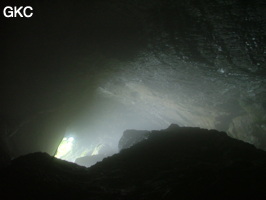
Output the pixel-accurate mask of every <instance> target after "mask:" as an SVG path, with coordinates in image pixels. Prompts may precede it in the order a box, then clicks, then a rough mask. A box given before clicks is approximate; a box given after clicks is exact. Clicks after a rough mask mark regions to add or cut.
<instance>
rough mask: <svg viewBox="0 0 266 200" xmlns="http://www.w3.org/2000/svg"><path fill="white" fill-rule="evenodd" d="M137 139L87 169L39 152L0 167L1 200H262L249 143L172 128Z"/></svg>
mask: <svg viewBox="0 0 266 200" xmlns="http://www.w3.org/2000/svg"><path fill="white" fill-rule="evenodd" d="M135 133H136V134H137V137H136V138H139V133H141V132H139V133H137V131H135V132H133V134H135ZM144 134H146V136H147V133H146V132H144ZM126 135H129V134H128V133H127V134H126ZM126 137H128V136H126ZM131 138H132V137H131ZM145 138H146V139H144V140H142V141H140V142H138V143H136V144H135V145H133V146H131V147H130V148H124V149H123V150H121V151H120V153H118V154H115V155H113V156H111V157H108V158H105V159H104V160H103V161H102V162H99V163H97V164H96V165H94V166H92V167H90V168H85V167H81V166H78V165H77V164H73V163H69V162H66V161H63V160H60V159H56V158H53V157H51V156H49V155H48V154H46V153H33V154H28V155H26V156H22V157H19V158H17V159H15V160H13V161H12V163H11V165H9V166H8V167H7V168H2V169H1V187H0V188H1V198H2V197H8V198H10V199H21V198H26V199H43V198H46V199H125V200H126V199H127V200H130V199H265V198H266V193H265V188H264V186H265V184H266V175H265V170H266V152H264V151H262V150H258V149H256V148H255V147H254V146H253V145H250V144H248V143H245V142H242V141H239V140H236V139H232V138H230V137H228V136H227V135H226V133H224V132H218V131H216V130H206V129H200V128H186V127H179V126H177V125H172V126H170V127H169V128H168V129H165V130H161V131H151V132H150V133H149V134H148V137H145ZM125 139H126V138H124V141H125ZM128 141H129V140H128ZM125 144H126V145H128V142H125ZM121 145H122V144H120V146H121Z"/></svg>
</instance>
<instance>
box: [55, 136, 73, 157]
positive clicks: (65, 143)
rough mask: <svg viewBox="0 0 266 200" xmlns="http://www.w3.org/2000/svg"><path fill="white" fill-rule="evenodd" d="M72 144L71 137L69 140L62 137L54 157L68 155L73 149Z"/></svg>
mask: <svg viewBox="0 0 266 200" xmlns="http://www.w3.org/2000/svg"><path fill="white" fill-rule="evenodd" d="M73 142H74V138H73V137H69V138H67V137H64V138H63V140H62V141H61V143H60V145H59V146H58V148H57V152H56V155H55V157H56V158H62V157H64V156H66V155H67V154H69V153H70V152H71V150H72V148H73Z"/></svg>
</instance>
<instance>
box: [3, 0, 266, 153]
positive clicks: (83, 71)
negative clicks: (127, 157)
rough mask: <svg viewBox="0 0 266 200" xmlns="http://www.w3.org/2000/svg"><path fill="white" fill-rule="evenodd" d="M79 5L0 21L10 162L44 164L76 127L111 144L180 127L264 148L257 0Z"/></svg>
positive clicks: (261, 13) (260, 6)
mask: <svg viewBox="0 0 266 200" xmlns="http://www.w3.org/2000/svg"><path fill="white" fill-rule="evenodd" d="M80 2H81V3H79V4H78V3H77V4H75V5H74V4H73V3H72V2H71V1H68V0H66V1H64V5H62V4H61V2H59V1H54V2H51V3H49V2H45V3H41V2H40V3H35V4H34V5H33V6H34V7H35V11H36V15H35V16H36V17H35V18H32V19H31V20H28V21H25V20H24V21H21V20H16V19H14V20H13V21H12V23H11V22H10V20H7V19H3V22H4V25H6V28H5V30H4V31H1V33H0V34H1V37H2V38H4V40H3V42H4V44H3V45H1V48H2V47H3V48H4V49H3V51H1V52H5V54H3V55H1V56H3V59H1V61H3V64H1V66H3V67H1V81H2V82H1V89H2V90H1V91H2V93H1V98H2V99H1V118H3V119H4V120H5V121H8V122H7V123H6V124H7V125H8V129H10V133H11V135H13V136H12V139H11V140H10V143H12V142H13V144H12V145H13V148H14V149H13V152H14V156H17V155H21V154H25V153H28V152H34V151H46V152H49V153H50V154H53V153H54V151H55V149H56V147H57V145H58V142H59V141H60V139H61V138H62V136H63V135H64V132H65V128H66V127H70V126H73V127H79V126H77V125H73V124H75V123H77V121H78V120H79V119H80V118H82V119H83V120H84V119H85V120H87V121H88V122H85V123H88V124H89V123H90V124H92V126H94V125H95V124H96V125H97V126H98V127H106V129H107V130H101V132H103V133H102V134H113V136H114V137H117V138H119V137H118V136H120V135H119V134H121V133H122V131H123V130H125V129H141V130H144V129H147V130H149V129H151V128H153V129H161V128H165V127H168V126H169V125H170V124H171V123H178V124H179V125H180V126H193V127H195V126H196V127H202V128H208V129H218V130H221V131H227V132H228V134H229V135H231V136H232V137H235V138H239V139H241V140H244V141H247V142H249V143H253V144H255V145H256V146H258V147H260V148H264V149H265V148H266V146H265V144H266V139H265V132H266V130H265V126H266V115H265V113H266V112H265V109H266V105H265V102H266V95H265V94H266V91H265V90H266V83H265V82H266V78H265V74H266V71H265V70H266V66H265V57H266V51H265V46H266V45H265V44H266V41H265V40H266V38H265V33H266V31H265V29H266V20H265V18H266V16H265V15H266V14H265V13H266V12H265V3H264V0H256V1H247V0H243V1H237V0H212V1H211V0H190V1H188V0H176V1H172V0H167V1H165V0H145V1H144V0H134V1H124V0H103V1H93V2H88V1H85V0H84V1H80ZM1 3H2V1H1ZM7 4H8V3H7ZM18 47H19V51H18ZM99 99H100V100H99ZM102 99H105V101H107V102H114V103H113V104H112V105H111V106H102V104H101V100H102ZM113 105H114V106H113ZM115 106H117V107H119V106H120V109H116V111H114V112H113V110H112V109H113V107H115ZM109 111H110V112H109ZM112 112H113V113H112ZM84 113H87V115H88V113H89V114H90V118H88V116H87V115H85V116H84V117H82V116H83V114H84ZM99 113H101V115H99ZM129 113H130V114H129ZM85 120H84V121H85ZM110 121H111V123H110ZM96 122H98V123H96ZM133 122H134V124H132V123H133ZM108 123H110V124H112V126H107V124H108ZM77 124H78V123H77ZM96 125H95V126H96ZM111 130H113V131H111ZM120 131H121V132H120ZM2 132H4V129H1V133H2ZM92 132H96V131H94V130H93V131H92ZM111 132H112V133H111ZM29 138H30V142H28V141H29Z"/></svg>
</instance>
